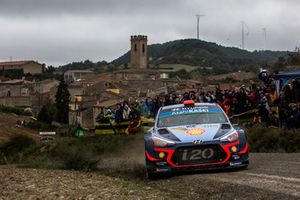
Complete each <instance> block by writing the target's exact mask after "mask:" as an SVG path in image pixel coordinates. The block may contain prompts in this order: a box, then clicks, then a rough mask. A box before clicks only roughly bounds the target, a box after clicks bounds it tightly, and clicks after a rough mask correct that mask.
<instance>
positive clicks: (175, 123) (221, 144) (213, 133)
mask: <svg viewBox="0 0 300 200" xmlns="http://www.w3.org/2000/svg"><path fill="white" fill-rule="evenodd" d="M145 157H146V168H147V177H148V178H151V177H154V176H156V175H159V174H163V173H169V172H174V171H179V170H184V171H185V170H197V169H208V168H232V167H243V168H246V167H247V166H248V164H249V161H248V143H247V139H246V134H245V132H244V130H242V129H240V128H235V127H233V126H232V124H231V123H230V121H229V119H228V117H227V115H226V114H225V113H224V111H223V109H222V108H221V107H220V106H219V105H217V104H213V103H195V102H194V101H184V103H183V104H177V105H171V106H164V107H161V108H160V109H159V111H158V114H157V117H156V120H155V125H154V127H153V128H151V129H150V130H149V131H148V132H147V133H146V134H145Z"/></svg>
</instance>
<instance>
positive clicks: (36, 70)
mask: <svg viewBox="0 0 300 200" xmlns="http://www.w3.org/2000/svg"><path fill="white" fill-rule="evenodd" d="M44 66H45V65H44V64H40V63H38V62H36V61H33V60H27V61H8V62H0V70H12V69H13V70H23V73H24V74H32V75H34V74H41V73H42V72H43V68H44Z"/></svg>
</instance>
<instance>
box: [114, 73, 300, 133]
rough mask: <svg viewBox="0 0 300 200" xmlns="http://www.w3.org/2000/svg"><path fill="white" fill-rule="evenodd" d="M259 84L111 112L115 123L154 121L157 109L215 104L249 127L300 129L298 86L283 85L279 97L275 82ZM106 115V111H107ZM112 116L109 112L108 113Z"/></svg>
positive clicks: (169, 97) (151, 100)
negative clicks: (186, 103) (139, 119)
mask: <svg viewBox="0 0 300 200" xmlns="http://www.w3.org/2000/svg"><path fill="white" fill-rule="evenodd" d="M261 80H263V82H262V83H261V84H259V85H258V84H257V83H255V82H253V81H250V82H249V83H248V84H247V86H246V85H242V86H240V87H237V88H234V89H230V90H221V89H218V88H217V89H216V90H215V91H208V92H194V91H189V92H185V93H184V94H167V95H164V96H156V97H154V98H151V97H147V98H146V99H144V100H142V101H135V102H134V103H129V102H127V101H125V102H123V103H122V104H118V106H117V109H115V110H114V111H113V114H114V118H115V121H116V122H117V123H119V122H120V121H123V120H131V119H134V118H135V117H136V116H138V115H140V114H141V115H143V116H146V117H155V116H156V113H157V111H158V109H159V108H160V107H161V106H166V105H172V104H178V103H182V102H183V101H184V100H194V101H195V102H209V103H218V104H219V105H220V106H221V107H222V108H223V110H224V111H225V112H226V114H227V115H228V116H229V117H233V118H236V119H247V120H248V123H249V122H250V123H251V124H253V125H263V126H275V127H286V128H300V83H299V81H298V80H292V81H290V82H289V83H286V84H285V85H284V86H283V87H282V89H281V90H280V92H279V94H277V93H278V92H276V87H275V80H273V79H272V78H268V79H267V78H266V77H261ZM109 111H110V110H109ZM111 112H112V111H111Z"/></svg>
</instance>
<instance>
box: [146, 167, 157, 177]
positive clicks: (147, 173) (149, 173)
mask: <svg viewBox="0 0 300 200" xmlns="http://www.w3.org/2000/svg"><path fill="white" fill-rule="evenodd" d="M146 178H147V179H156V178H158V174H157V173H153V172H151V171H150V170H149V169H147V170H146Z"/></svg>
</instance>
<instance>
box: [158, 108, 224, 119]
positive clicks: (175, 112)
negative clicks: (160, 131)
mask: <svg viewBox="0 0 300 200" xmlns="http://www.w3.org/2000/svg"><path fill="white" fill-rule="evenodd" d="M219 112H222V110H221V109H220V108H218V107H213V108H210V107H184V108H173V109H172V110H170V111H168V112H165V113H161V114H160V115H159V118H164V117H170V116H175V115H185V114H196V113H219Z"/></svg>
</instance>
